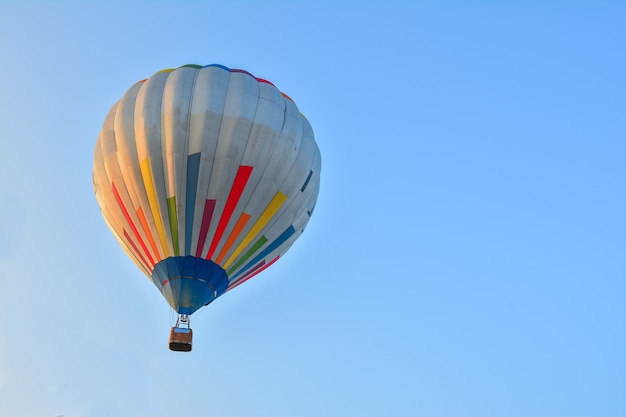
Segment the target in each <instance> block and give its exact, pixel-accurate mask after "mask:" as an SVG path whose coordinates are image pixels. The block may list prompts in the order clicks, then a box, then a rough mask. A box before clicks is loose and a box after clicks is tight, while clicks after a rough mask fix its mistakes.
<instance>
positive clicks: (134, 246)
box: [124, 229, 154, 270]
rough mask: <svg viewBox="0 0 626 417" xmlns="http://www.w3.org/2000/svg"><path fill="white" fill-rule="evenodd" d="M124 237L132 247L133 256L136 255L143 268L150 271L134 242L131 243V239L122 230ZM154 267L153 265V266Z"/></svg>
mask: <svg viewBox="0 0 626 417" xmlns="http://www.w3.org/2000/svg"><path fill="white" fill-rule="evenodd" d="M124 237H125V238H126V240H127V241H128V243H130V246H132V247H133V250H134V252H133V253H134V254H135V255H137V256H138V257H139V259H141V263H143V266H144V267H145V268H146V269H148V270H149V269H150V268H149V267H148V262H146V259H145V258H144V257H143V256H142V255H141V252H140V251H139V248H138V247H137V245H135V242H133V240H132V239H131V237H130V235H129V234H128V232H127V231H126V229H124ZM153 266H154V265H153Z"/></svg>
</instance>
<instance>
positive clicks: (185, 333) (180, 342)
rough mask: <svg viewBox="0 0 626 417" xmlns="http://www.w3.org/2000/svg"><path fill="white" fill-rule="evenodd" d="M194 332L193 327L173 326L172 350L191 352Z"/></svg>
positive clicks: (171, 336)
mask: <svg viewBox="0 0 626 417" xmlns="http://www.w3.org/2000/svg"><path fill="white" fill-rule="evenodd" d="M192 339H193V332H192V331H191V329H185V328H182V327H172V330H171V331H170V350H173V351H175V352H190V351H191V341H192Z"/></svg>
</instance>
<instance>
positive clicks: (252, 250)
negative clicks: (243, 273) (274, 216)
mask: <svg viewBox="0 0 626 417" xmlns="http://www.w3.org/2000/svg"><path fill="white" fill-rule="evenodd" d="M265 242H267V238H266V237H265V236H261V238H260V239H259V240H257V241H256V243H255V244H254V245H252V247H251V248H250V249H249V250H248V252H246V254H245V255H243V258H241V259H240V260H239V261H237V263H236V264H235V265H233V267H232V268H230V269H229V270H228V272H227V274H228V275H229V276H230V274H232V273H233V271H234V270H236V269H237V268H239V267H240V266H241V265H242V264H243V263H244V262H245V261H247V260H248V258H250V257H251V256H252V255H254V253H255V252H256V251H258V250H259V249H261V246H263V245H265Z"/></svg>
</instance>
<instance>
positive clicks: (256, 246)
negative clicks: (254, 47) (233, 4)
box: [93, 65, 321, 351]
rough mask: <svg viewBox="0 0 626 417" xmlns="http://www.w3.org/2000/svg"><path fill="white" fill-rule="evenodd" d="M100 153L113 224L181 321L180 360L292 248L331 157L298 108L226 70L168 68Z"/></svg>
mask: <svg viewBox="0 0 626 417" xmlns="http://www.w3.org/2000/svg"><path fill="white" fill-rule="evenodd" d="M94 154H95V155H94V168H93V185H94V191H95V195H96V199H97V200H98V204H99V205H100V209H101V211H102V215H103V217H104V220H105V221H106V223H107V225H108V226H109V228H110V229H111V232H112V233H113V235H114V236H115V238H116V239H117V241H118V242H119V244H120V245H121V247H122V248H123V249H124V251H125V252H126V254H127V255H128V256H129V257H130V258H131V259H132V260H133V262H134V263H135V264H136V265H137V266H138V267H139V269H140V270H142V271H143V272H144V274H145V275H147V276H148V278H149V279H150V280H151V281H152V283H153V284H154V285H155V286H156V287H157V288H158V289H159V291H160V292H161V294H162V295H163V297H164V298H165V299H166V300H167V302H168V303H169V305H170V306H171V307H172V308H173V309H174V311H175V312H176V313H177V314H178V320H177V323H176V326H174V327H172V328H171V331H170V344H169V346H170V349H171V350H175V351H190V350H191V347H192V331H191V328H190V316H191V315H192V314H193V313H194V312H196V311H197V310H198V309H200V308H201V307H203V306H206V305H208V304H209V303H211V302H212V301H214V300H215V299H216V298H218V297H219V296H221V295H223V294H224V293H226V292H228V291H230V290H232V289H233V288H235V287H237V286H238V285H240V284H242V283H244V282H246V281H247V280H249V279H250V278H252V277H253V276H255V275H257V274H258V273H260V272H261V271H263V270H264V269H266V268H268V267H269V266H270V265H272V264H273V263H274V262H276V261H277V260H278V259H279V258H280V257H281V256H282V255H283V254H284V253H285V252H286V251H287V250H288V249H289V247H291V245H292V244H293V243H294V241H295V240H296V239H297V238H298V237H299V236H300V235H301V234H302V232H303V231H304V228H305V227H306V225H307V223H308V221H309V218H310V217H311V214H312V213H313V209H314V207H315V203H316V200H317V196H318V192H319V187H320V169H321V156H320V151H319V148H318V146H317V144H316V143H315V139H314V136H313V130H312V129H311V125H310V124H309V122H308V121H307V119H306V118H305V117H304V116H303V115H302V114H301V113H300V112H299V110H298V108H297V106H296V105H295V103H294V102H293V100H292V99H290V98H289V97H288V96H287V95H285V94H283V93H281V92H280V91H279V90H278V89H277V88H276V87H275V86H274V85H273V84H272V83H270V82H268V81H266V80H264V79H261V78H256V77H254V76H253V75H251V74H250V73H249V72H246V71H244V70H239V69H229V68H227V67H224V66H221V65H208V66H199V65H185V66H182V67H180V68H176V69H166V70H163V71H159V72H157V73H155V74H154V75H152V76H151V77H150V78H147V79H145V80H143V81H140V82H138V83H136V84H135V85H133V86H132V87H130V89H129V90H128V91H127V92H126V94H124V96H123V97H122V98H121V99H120V100H119V101H118V102H117V103H115V104H114V105H113V107H112V108H111V110H110V111H109V113H108V115H107V116H106V119H105V121H104V124H103V127H102V130H101V132H100V135H99V137H98V140H97V142H96V147H95V153H94Z"/></svg>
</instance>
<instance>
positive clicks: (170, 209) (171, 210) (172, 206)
mask: <svg viewBox="0 0 626 417" xmlns="http://www.w3.org/2000/svg"><path fill="white" fill-rule="evenodd" d="M167 215H168V216H169V218H170V231H171V232H172V245H173V246H174V256H180V248H179V247H178V216H176V196H174V197H170V198H168V199H167Z"/></svg>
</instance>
